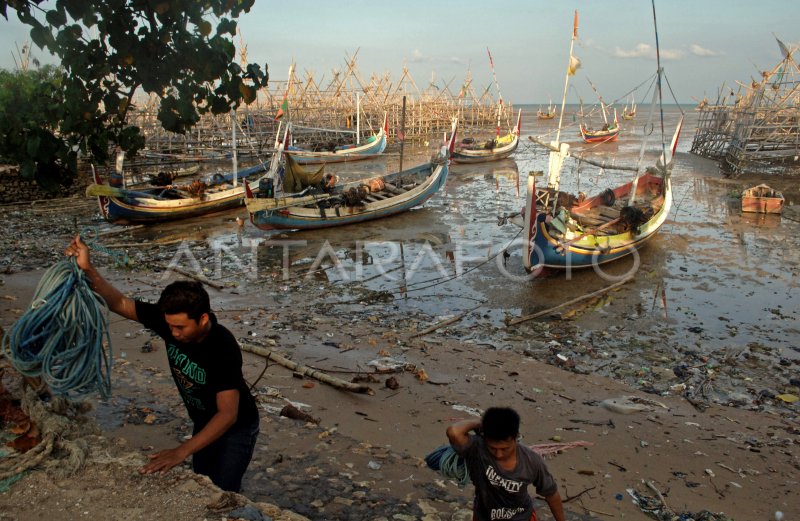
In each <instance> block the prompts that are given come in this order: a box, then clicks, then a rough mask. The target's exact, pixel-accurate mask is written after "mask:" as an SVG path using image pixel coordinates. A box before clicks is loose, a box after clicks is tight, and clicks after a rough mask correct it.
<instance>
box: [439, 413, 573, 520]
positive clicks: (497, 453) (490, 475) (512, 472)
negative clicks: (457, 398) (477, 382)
mask: <svg viewBox="0 0 800 521" xmlns="http://www.w3.org/2000/svg"><path fill="white" fill-rule="evenodd" d="M519 423H520V419H519V414H517V412H516V411H515V410H514V409H511V408H508V407H491V408H489V409H487V410H486V412H485V413H484V414H483V417H482V418H481V419H478V420H464V421H460V422H458V423H454V424H453V425H450V426H449V427H448V428H447V438H448V439H449V440H450V445H452V447H453V449H455V451H456V452H457V453H458V454H459V455H460V456H461V457H463V458H464V460H465V461H466V464H467V470H468V472H469V477H470V479H471V480H472V483H473V484H474V485H475V499H474V503H473V507H472V516H473V517H472V519H473V521H494V520H499V519H509V520H512V521H529V520H530V521H536V511H535V510H534V508H533V498H531V496H530V494H529V493H528V485H533V486H534V487H535V488H536V492H537V493H539V494H541V495H542V496H544V499H545V501H547V505H548V506H549V507H550V511H551V512H552V513H553V517H554V518H555V521H565V519H566V518H565V517H564V507H563V505H562V503H561V496H560V495H559V493H558V488H557V485H556V482H555V480H554V479H553V476H552V475H551V474H550V472H549V471H548V470H547V466H546V465H545V463H544V460H543V459H542V457H541V456H540V455H538V454H536V453H535V452H534V451H533V450H532V449H530V448H529V447H526V446H524V445H521V444H519V443H518V442H517V437H518V436H519ZM472 430H475V431H476V432H478V434H477V435H476V434H470V431H472Z"/></svg>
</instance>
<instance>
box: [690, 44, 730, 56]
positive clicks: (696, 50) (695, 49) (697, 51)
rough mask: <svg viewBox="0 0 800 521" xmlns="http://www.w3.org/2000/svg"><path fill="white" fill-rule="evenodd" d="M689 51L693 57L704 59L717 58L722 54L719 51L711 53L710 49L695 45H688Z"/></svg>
mask: <svg viewBox="0 0 800 521" xmlns="http://www.w3.org/2000/svg"><path fill="white" fill-rule="evenodd" d="M689 50H690V51H691V53H692V54H694V55H695V56H704V57H705V56H719V55H721V54H722V53H721V52H719V51H712V50H711V49H706V48H705V47H701V46H699V45H697V44H696V43H693V44H692V45H690V46H689Z"/></svg>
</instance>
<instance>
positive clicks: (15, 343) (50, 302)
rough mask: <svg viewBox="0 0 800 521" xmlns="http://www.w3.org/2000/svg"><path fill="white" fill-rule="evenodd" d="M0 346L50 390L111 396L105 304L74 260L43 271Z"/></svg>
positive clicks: (62, 262) (22, 371)
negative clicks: (29, 298) (22, 310)
mask: <svg viewBox="0 0 800 521" xmlns="http://www.w3.org/2000/svg"><path fill="white" fill-rule="evenodd" d="M104 341H106V342H105V343H106V344H107V349H106V347H105V346H104ZM2 349H3V354H4V355H5V356H6V357H8V358H9V360H10V361H11V363H12V364H13V365H14V367H15V368H16V369H17V371H19V372H20V373H22V374H23V375H25V376H36V377H41V378H42V379H43V380H44V382H45V383H46V384H47V385H48V386H49V387H50V390H51V391H52V392H53V393H54V394H57V395H76V396H80V395H84V394H88V393H91V392H94V391H98V392H99V394H100V396H101V397H102V398H107V397H109V396H110V395H111V337H110V336H109V331H108V306H107V305H106V303H105V301H103V299H102V298H101V297H100V296H99V295H97V294H96V293H94V291H92V289H91V286H90V284H89V281H88V280H87V279H86V275H85V273H84V272H83V270H82V269H80V268H79V267H78V265H77V262H76V260H75V259H74V258H71V259H69V260H64V261H60V262H58V263H56V264H55V265H53V266H52V267H51V268H50V269H48V270H47V271H46V272H45V274H44V275H43V276H42V278H41V280H39V284H38V285H37V286H36V292H35V293H34V296H33V300H32V301H31V304H30V307H29V308H28V310H27V311H25V313H24V314H23V315H22V316H21V317H20V318H19V319H18V320H17V321H16V322H15V323H14V325H13V326H12V327H11V329H9V330H8V331H6V332H5V334H4V335H3V340H2Z"/></svg>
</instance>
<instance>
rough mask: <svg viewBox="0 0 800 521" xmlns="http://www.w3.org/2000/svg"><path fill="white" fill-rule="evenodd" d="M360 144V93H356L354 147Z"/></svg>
mask: <svg viewBox="0 0 800 521" xmlns="http://www.w3.org/2000/svg"><path fill="white" fill-rule="evenodd" d="M360 143H361V93H360V92H356V145H358V144H360Z"/></svg>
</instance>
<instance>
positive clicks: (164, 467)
mask: <svg viewBox="0 0 800 521" xmlns="http://www.w3.org/2000/svg"><path fill="white" fill-rule="evenodd" d="M147 457H148V458H150V461H149V462H148V463H147V464H146V465H145V466H144V467H142V468H141V469H139V473H140V474H152V473H154V472H160V473H161V474H164V473H165V472H166V471H168V470H169V469H171V468H172V467H174V466H175V465H180V464H181V463H183V461H184V460H185V459H186V458H188V457H189V455H188V454H187V453H186V451H185V449H183V447H182V446H181V447H175V448H174V449H166V450H162V451H159V452H156V453H155V454H150V455H148V456H147Z"/></svg>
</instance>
